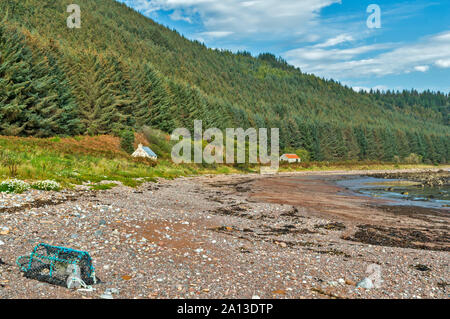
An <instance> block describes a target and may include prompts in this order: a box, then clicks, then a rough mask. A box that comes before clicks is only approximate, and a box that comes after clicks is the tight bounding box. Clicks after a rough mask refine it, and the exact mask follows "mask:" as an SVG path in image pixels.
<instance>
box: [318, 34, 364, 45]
mask: <svg viewBox="0 0 450 319" xmlns="http://www.w3.org/2000/svg"><path fill="white" fill-rule="evenodd" d="M354 40H355V39H354V38H353V37H352V36H351V35H348V34H341V35H338V36H337V37H335V38H331V39H328V40H327V41H325V42H324V43H319V44H316V45H315V46H314V47H315V48H327V47H333V46H335V45H338V44H341V43H344V42H351V41H354Z"/></svg>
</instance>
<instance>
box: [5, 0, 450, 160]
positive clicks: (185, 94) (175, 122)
mask: <svg viewBox="0 0 450 319" xmlns="http://www.w3.org/2000/svg"><path fill="white" fill-rule="evenodd" d="M72 2H73V1H72V0H51V1H50V0H44V1H42V0H41V1H38V0H27V1H24V0H1V1H0V20H3V21H2V22H1V23H0V123H1V127H0V134H3V135H16V136H30V135H32V136H37V137H47V136H55V135H77V134H91V135H98V134H108V133H114V132H115V133H117V132H118V131H120V130H123V129H128V128H133V129H140V128H141V127H143V126H144V125H149V126H153V127H156V128H159V129H162V130H164V131H166V132H170V131H172V130H173V129H174V128H176V127H188V128H192V126H193V120H194V119H202V120H203V121H204V126H206V127H219V128H226V127H244V128H247V127H279V128H280V129H281V141H280V142H281V146H282V148H285V149H287V148H291V149H305V150H307V151H308V152H310V155H311V159H313V160H319V161H321V160H355V159H361V160H362V159H368V160H382V161H393V160H394V158H395V157H396V156H398V158H405V157H407V156H408V155H409V154H410V153H416V154H418V155H420V156H422V157H423V159H424V160H425V161H427V162H433V163H437V162H448V161H449V159H450V138H449V135H450V127H449V106H450V96H449V94H448V92H446V93H439V92H438V93H431V92H425V93H423V94H419V93H417V92H414V91H412V92H399V93H393V92H388V93H386V94H382V93H380V92H373V93H356V92H354V91H353V90H352V89H350V88H347V87H344V86H342V85H340V84H339V83H336V82H334V81H324V80H322V79H320V78H318V77H315V76H312V75H307V74H303V73H302V72H301V71H300V70H299V69H296V68H294V67H292V66H290V65H288V64H287V63H286V62H285V61H283V60H282V59H279V58H276V57H275V56H273V55H271V54H263V55H260V56H259V57H257V58H254V57H252V56H251V55H250V54H248V53H245V52H243V53H239V54H233V53H231V52H228V51H218V50H212V49H208V48H207V47H205V46H204V45H202V44H200V43H198V42H192V41H189V40H187V39H185V38H184V37H182V36H180V35H179V34H178V33H177V32H176V31H172V30H169V29H167V28H165V27H163V26H161V25H159V24H157V23H155V22H154V21H152V20H150V19H148V18H146V17H144V16H142V15H140V14H139V13H137V12H135V11H134V10H132V9H130V8H128V7H126V6H125V5H123V4H120V3H117V2H115V1H113V0H77V2H76V3H77V4H79V5H80V7H81V10H82V27H81V29H68V28H67V26H66V18H67V17H68V13H66V7H67V5H68V4H71V3H72Z"/></svg>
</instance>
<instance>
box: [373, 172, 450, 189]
mask: <svg viewBox="0 0 450 319" xmlns="http://www.w3.org/2000/svg"><path fill="white" fill-rule="evenodd" d="M369 176H371V177H377V178H384V179H403V180H409V181H414V182H419V183H421V184H422V186H424V187H425V186H429V187H442V186H447V187H448V186H450V172H449V171H444V170H439V171H422V172H413V173H374V174H370V175H369Z"/></svg>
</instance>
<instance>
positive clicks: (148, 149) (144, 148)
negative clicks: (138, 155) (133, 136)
mask: <svg viewBox="0 0 450 319" xmlns="http://www.w3.org/2000/svg"><path fill="white" fill-rule="evenodd" d="M142 149H143V150H144V151H145V153H147V154H148V155H149V156H150V157H158V155H156V154H155V152H153V151H152V150H151V149H150V147H148V146H143V147H142Z"/></svg>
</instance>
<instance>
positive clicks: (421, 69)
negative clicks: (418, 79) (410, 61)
mask: <svg viewBox="0 0 450 319" xmlns="http://www.w3.org/2000/svg"><path fill="white" fill-rule="evenodd" d="M429 69H430V67H429V66H428V65H418V66H415V67H414V70H416V71H419V72H427V71H428V70H429Z"/></svg>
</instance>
